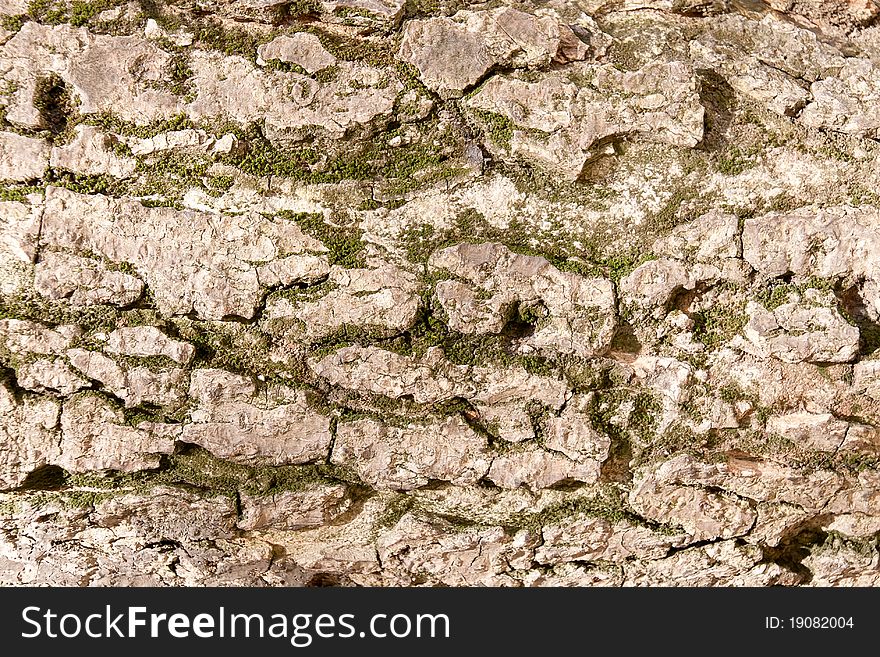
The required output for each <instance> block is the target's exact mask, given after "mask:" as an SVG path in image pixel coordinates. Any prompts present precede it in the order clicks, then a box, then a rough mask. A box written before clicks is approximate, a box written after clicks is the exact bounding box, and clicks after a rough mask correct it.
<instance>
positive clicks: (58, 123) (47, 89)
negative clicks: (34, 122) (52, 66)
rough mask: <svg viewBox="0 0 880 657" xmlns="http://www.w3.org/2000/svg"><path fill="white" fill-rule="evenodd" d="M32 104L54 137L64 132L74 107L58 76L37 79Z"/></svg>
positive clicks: (52, 74)
mask: <svg viewBox="0 0 880 657" xmlns="http://www.w3.org/2000/svg"><path fill="white" fill-rule="evenodd" d="M33 103H34V107H35V108H36V110H37V111H38V112H39V113H40V120H41V121H42V123H43V124H44V125H45V126H46V128H47V129H48V130H49V132H51V133H52V134H53V135H54V136H58V135H61V134H62V133H64V132H65V130H66V129H67V124H68V122H69V121H70V119H71V116H72V115H73V114H74V113H75V107H74V104H73V97H72V96H71V93H70V90H69V89H68V88H67V84H66V83H65V82H64V80H63V79H62V78H61V76H60V75H58V74H57V73H49V74H48V75H43V76H40V77H38V78H37V82H36V86H35V87H34V100H33Z"/></svg>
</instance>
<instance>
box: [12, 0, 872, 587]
mask: <svg viewBox="0 0 880 657" xmlns="http://www.w3.org/2000/svg"><path fill="white" fill-rule="evenodd" d="M196 5H197V7H196ZM878 107H880V4H878V3H875V2H866V1H861V0H855V1H844V0H833V1H821V2H820V1H819V0H798V1H795V2H792V1H783V0H766V1H762V0H712V1H705V2H700V1H697V0H686V1H678V0H674V1H673V0H656V1H647V0H646V1H639V2H636V1H632V0H619V1H617V0H611V1H608V0H579V1H578V2H568V1H563V0H550V1H549V2H545V1H540V2H539V1H537V0H536V1H527V2H522V3H512V2H508V0H490V1H489V2H481V3H477V2H466V1H463V0H437V1H432V2H429V1H427V0H411V1H407V2H402V1H394V0H390V1H384V0H383V1H381V2H372V1H370V2H310V1H309V0H306V1H304V2H249V1H245V0H204V1H202V2H199V3H195V4H194V3H191V2H176V1H172V2H161V3H159V2H126V1H125V0H92V1H90V2H71V1H69V0H41V1H40V2H26V1H24V0H21V1H19V0H8V1H6V2H0V123H2V125H0V377H2V379H0V584H4V585H45V584H48V585H72V586H85V585H115V586H137V585H162V586H165V585H168V586H181V585H268V586H290V585H294V586H309V585H327V584H338V585H391V586H412V585H424V586H438V585H450V586H484V585H491V586H659V585H663V586H667V585H668V586H740V585H742V586H770V585H785V586H871V585H880V551H878V542H880V469H878V467H880V195H878V192H877V190H878V189H880V167H878V162H880V145H878V139H880V110H878Z"/></svg>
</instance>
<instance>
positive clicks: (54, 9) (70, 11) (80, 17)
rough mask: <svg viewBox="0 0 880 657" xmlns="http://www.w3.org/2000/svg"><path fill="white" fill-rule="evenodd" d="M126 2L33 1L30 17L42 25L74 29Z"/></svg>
mask: <svg viewBox="0 0 880 657" xmlns="http://www.w3.org/2000/svg"><path fill="white" fill-rule="evenodd" d="M125 1H126V0H31V2H30V3H29V4H28V16H30V17H31V18H32V19H34V20H36V21H39V22H41V23H46V24H49V25H61V24H63V23H69V24H70V25H73V26H74V27H82V26H84V25H88V24H89V22H90V21H91V20H92V19H93V18H95V16H97V15H98V14H100V13H101V12H102V11H105V10H107V9H112V8H114V7H118V6H119V5H122V4H125Z"/></svg>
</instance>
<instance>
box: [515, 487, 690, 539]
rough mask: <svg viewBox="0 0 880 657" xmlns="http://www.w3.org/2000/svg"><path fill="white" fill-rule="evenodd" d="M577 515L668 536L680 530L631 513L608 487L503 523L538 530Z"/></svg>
mask: <svg viewBox="0 0 880 657" xmlns="http://www.w3.org/2000/svg"><path fill="white" fill-rule="evenodd" d="M578 516H587V517H590V518H603V519H605V520H607V521H608V522H611V523H616V522H630V523H632V524H634V525H641V526H646V527H649V528H650V529H652V530H654V531H656V532H658V533H661V534H670V535H671V534H676V533H679V532H680V531H681V528H679V527H675V526H672V525H665V524H661V523H654V522H650V521H647V520H645V519H644V518H642V517H640V516H638V515H637V514H635V513H633V512H632V511H631V510H630V509H629V507H628V506H627V504H626V501H625V499H624V496H623V493H622V492H621V491H620V490H618V489H617V488H614V487H611V486H606V487H603V488H602V489H600V490H599V492H598V493H597V494H596V495H595V496H593V497H576V498H574V499H568V500H564V501H562V502H558V503H556V504H553V505H550V506H548V507H547V508H545V509H543V510H541V511H538V512H528V511H526V512H522V513H518V514H515V515H513V516H511V517H510V518H509V519H508V520H506V521H505V522H504V525H505V526H506V527H507V528H508V529H509V530H510V531H517V530H520V529H527V530H530V531H532V532H534V533H540V532H541V529H542V528H544V527H547V526H551V525H558V524H564V523H565V522H566V521H567V520H569V519H573V518H576V517H578Z"/></svg>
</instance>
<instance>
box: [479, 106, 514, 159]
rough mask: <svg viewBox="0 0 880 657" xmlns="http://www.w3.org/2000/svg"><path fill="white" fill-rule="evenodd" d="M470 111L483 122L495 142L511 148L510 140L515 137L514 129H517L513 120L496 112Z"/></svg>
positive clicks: (487, 132)
mask: <svg viewBox="0 0 880 657" xmlns="http://www.w3.org/2000/svg"><path fill="white" fill-rule="evenodd" d="M470 111H471V112H472V113H473V115H474V116H475V117H476V118H477V119H478V120H479V121H480V122H481V123H482V124H483V126H484V129H485V131H486V134H487V135H488V136H489V138H490V139H491V140H492V141H493V142H495V144H497V145H498V146H500V147H502V148H505V149H509V148H510V140H511V139H513V131H514V130H515V129H516V124H515V123H514V122H513V121H511V120H510V119H508V118H507V117H506V116H502V115H501V114H496V113H495V112H488V111H486V110H478V109H472V110H470Z"/></svg>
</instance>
